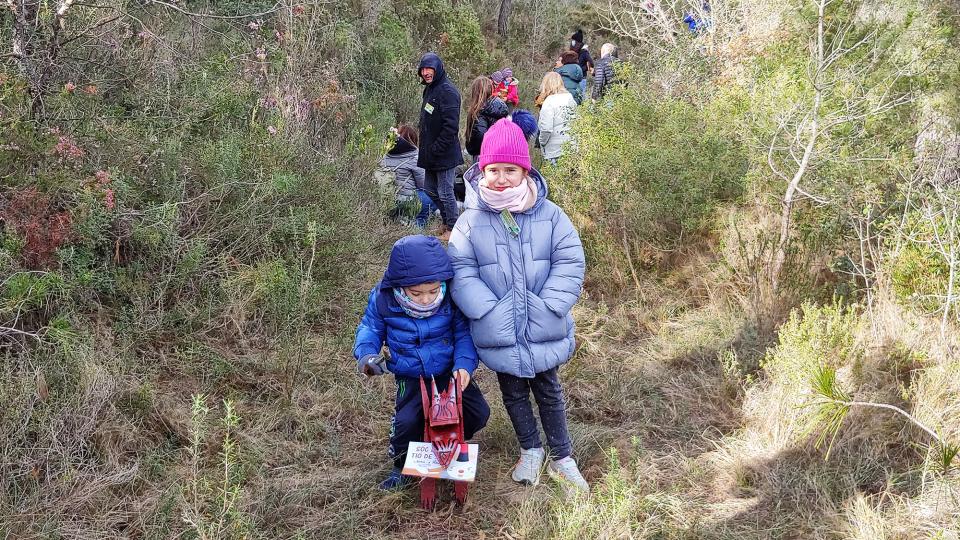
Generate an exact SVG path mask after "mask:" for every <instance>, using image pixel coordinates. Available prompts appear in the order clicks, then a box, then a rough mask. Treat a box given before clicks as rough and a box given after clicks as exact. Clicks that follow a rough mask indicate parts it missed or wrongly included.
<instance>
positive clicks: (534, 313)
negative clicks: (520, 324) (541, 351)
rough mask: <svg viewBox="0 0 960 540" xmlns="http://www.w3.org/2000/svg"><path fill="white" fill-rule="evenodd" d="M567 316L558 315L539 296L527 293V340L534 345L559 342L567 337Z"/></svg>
mask: <svg viewBox="0 0 960 540" xmlns="http://www.w3.org/2000/svg"><path fill="white" fill-rule="evenodd" d="M567 319H568V317H567V314H563V315H557V314H556V313H554V312H553V311H551V310H550V308H548V307H547V304H545V303H544V301H543V300H542V299H541V298H540V297H539V296H537V295H535V294H533V293H532V292H530V291H527V339H529V340H530V341H531V342H533V343H545V342H548V341H558V340H561V339H564V338H566V337H567V333H568V331H569V323H570V322H569V321H568V320H567Z"/></svg>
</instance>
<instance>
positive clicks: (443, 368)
mask: <svg viewBox="0 0 960 540" xmlns="http://www.w3.org/2000/svg"><path fill="white" fill-rule="evenodd" d="M452 277H453V267H452V266H451V264H450V259H449V258H448V256H447V254H446V252H445V251H444V249H443V246H441V245H440V242H439V241H438V240H437V239H436V238H433V237H427V236H422V235H416V236H408V237H406V238H402V239H401V240H400V241H398V242H397V244H396V245H395V246H394V248H393V252H392V253H391V254H390V263H389V265H388V266H387V270H386V272H385V273H384V275H383V280H381V281H380V283H378V284H377V285H376V286H375V287H374V288H373V290H372V291H370V297H369V301H368V302H367V309H366V312H365V313H364V315H363V320H361V321H360V326H359V327H358V328H357V335H356V341H355V344H354V347H353V354H354V356H355V357H356V358H362V357H363V356H366V355H368V354H380V350H381V348H382V347H383V344H384V343H386V345H387V348H388V349H389V350H390V359H389V360H388V361H387V369H389V370H390V372H391V373H393V374H394V375H398V376H403V377H418V376H420V375H424V376H428V377H429V376H431V375H440V374H443V373H450V372H451V371H454V370H457V369H461V368H462V369H466V370H467V371H469V372H470V373H473V371H474V370H475V369H476V368H477V363H478V357H477V350H476V348H474V346H473V340H472V339H471V338H470V324H469V321H467V318H466V317H464V315H463V313H461V312H460V310H459V309H458V308H457V306H456V305H455V304H454V303H453V301H452V300H451V299H450V296H449V291H448V294H447V297H446V298H445V299H444V301H443V303H442V304H441V305H440V308H439V309H438V310H437V312H436V313H435V314H434V315H433V316H430V317H427V318H425V319H415V318H413V317H410V316H409V315H407V314H406V313H405V312H404V311H403V309H402V308H401V307H400V304H398V303H397V300H396V298H394V296H393V288H394V287H405V286H411V285H417V284H420V283H427V282H431V281H449V280H450V279H451V278H452Z"/></svg>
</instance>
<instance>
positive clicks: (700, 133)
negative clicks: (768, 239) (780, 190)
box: [546, 76, 746, 275]
mask: <svg viewBox="0 0 960 540" xmlns="http://www.w3.org/2000/svg"><path fill="white" fill-rule="evenodd" d="M640 79H641V77H639V76H637V77H635V78H634V79H632V80H631V86H630V87H629V88H627V89H623V90H621V91H616V92H615V93H614V94H613V96H612V97H611V98H610V99H608V100H606V101H604V102H602V103H598V104H592V105H586V106H583V107H581V108H580V109H579V111H578V116H577V119H576V121H575V123H574V139H575V143H574V144H572V145H571V146H570V147H569V148H568V152H567V153H566V155H565V156H564V158H563V159H562V161H561V162H560V165H559V166H558V167H548V168H547V169H546V176H547V178H548V181H549V184H550V186H551V188H552V189H553V194H554V197H555V199H556V200H557V201H558V202H560V204H561V205H562V206H563V207H564V208H565V209H566V210H567V211H568V212H569V213H570V214H571V216H572V218H573V219H574V221H575V223H576V224H577V225H578V226H579V228H580V233H581V235H583V236H584V237H585V238H584V240H585V241H584V245H585V247H586V249H587V253H588V257H589V258H590V259H591V261H590V263H591V266H592V267H593V268H596V269H597V270H596V271H595V272H594V273H595V275H597V274H599V275H610V274H612V273H614V272H613V271H612V269H614V268H620V267H622V265H623V264H624V261H623V259H624V257H625V256H627V255H628V253H626V252H627V251H634V252H636V251H638V249H637V248H638V246H640V245H642V244H646V243H650V244H655V245H657V246H659V247H661V248H665V249H671V248H674V247H676V246H677V244H678V243H679V242H680V240H681V239H682V238H684V237H688V236H689V235H691V234H695V233H697V232H699V231H702V230H703V229H704V227H705V226H706V225H707V224H708V222H709V220H710V218H711V216H712V213H713V211H714V209H715V208H716V207H717V205H719V204H720V203H722V202H724V201H731V200H736V199H737V197H738V196H739V195H740V193H741V191H742V189H743V187H742V183H741V177H742V176H743V174H744V172H745V170H746V160H745V156H744V149H743V148H742V147H741V146H740V145H739V144H738V142H737V140H736V138H735V137H734V136H732V134H731V133H729V132H728V131H727V130H726V126H727V125H729V124H730V123H731V116H732V114H733V113H732V112H730V111H728V110H725V106H726V105H725V104H724V106H721V100H718V101H717V103H716V105H715V108H714V109H710V108H709V106H708V107H707V108H706V110H704V109H702V108H700V107H698V106H697V105H695V104H693V103H690V102H687V101H683V100H679V99H673V98H669V97H664V96H658V95H657V94H656V93H655V92H654V91H652V90H650V89H649V88H647V87H646V86H644V85H643V83H642V82H641V80H640ZM568 171H569V172H568Z"/></svg>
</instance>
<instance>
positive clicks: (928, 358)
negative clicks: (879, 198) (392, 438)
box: [0, 257, 960, 539]
mask: <svg viewBox="0 0 960 540" xmlns="http://www.w3.org/2000/svg"><path fill="white" fill-rule="evenodd" d="M683 262H684V264H686V265H689V267H680V268H678V269H677V271H676V272H674V273H672V274H671V276H670V278H669V279H663V278H653V277H649V278H645V279H647V281H646V282H645V283H644V292H643V294H642V295H640V296H638V297H635V298H632V299H626V300H624V301H622V302H618V303H609V304H607V303H602V302H598V301H596V300H594V299H592V298H591V297H590V296H589V294H588V295H587V296H586V297H585V299H584V301H583V302H581V303H580V304H579V305H578V306H577V308H576V316H577V319H578V321H579V330H580V334H579V343H580V348H579V350H578V352H577V355H576V356H575V358H574V359H573V360H572V361H571V362H570V363H569V364H568V365H567V366H565V367H564V368H563V370H562V375H563V378H564V381H565V389H566V392H567V395H568V403H569V421H570V429H571V432H572V434H573V437H574V439H575V454H576V456H577V458H578V460H579V461H580V463H581V466H582V468H583V471H584V474H585V476H586V477H587V479H588V480H589V481H590V483H591V485H592V486H593V492H592V494H591V495H590V497H588V498H574V499H567V498H566V497H565V496H564V495H563V494H562V492H561V491H560V490H559V489H558V488H557V486H555V485H554V484H553V483H552V482H550V481H549V480H547V478H546V476H545V477H544V482H543V483H542V484H541V485H540V486H539V487H536V488H523V487H519V486H517V485H515V484H513V483H512V482H511V481H510V479H509V470H510V467H511V466H512V465H513V463H514V460H515V458H516V453H517V446H516V441H515V438H514V435H513V432H512V428H511V426H510V423H509V421H508V419H507V418H506V414H505V412H504V410H503V407H502V404H501V401H500V397H499V391H498V389H497V385H496V380H495V377H493V374H492V373H490V372H489V371H486V370H485V369H481V370H480V371H479V372H478V374H477V377H476V380H477V381H478V383H479V384H480V387H481V388H482V390H483V391H484V393H485V395H486V396H487V398H488V400H489V401H490V405H491V408H492V412H493V414H492V417H491V419H490V422H489V424H488V426H487V428H486V429H484V430H483V431H482V432H481V433H480V435H479V436H478V438H477V442H478V443H479V444H480V446H481V462H480V470H479V473H478V481H477V483H476V484H474V485H473V486H472V490H471V496H470V500H469V502H468V504H467V506H466V507H465V508H456V507H454V506H453V505H452V504H451V503H450V501H452V493H444V494H443V495H442V496H441V504H440V505H439V506H438V508H437V509H436V510H435V511H434V512H425V511H422V510H420V509H419V508H417V501H416V490H407V491H404V492H401V493H394V494H384V493H381V492H379V491H378V490H377V489H376V484H377V482H378V481H379V479H380V478H381V477H382V476H383V475H384V474H385V473H386V472H387V471H388V469H389V467H390V463H389V461H388V459H387V456H386V442H387V438H388V432H389V419H390V414H391V412H392V397H393V392H394V389H393V384H392V381H391V380H390V379H389V378H378V379H373V380H364V379H361V378H359V377H357V376H356V375H355V373H354V369H353V362H352V360H351V359H350V353H349V350H350V346H351V341H352V340H351V338H352V336H351V335H350V330H351V328H350V324H347V323H348V322H349V321H342V322H341V324H340V325H339V326H337V325H336V324H332V327H334V328H340V331H337V332H333V333H326V334H324V335H323V336H321V335H315V336H313V337H311V338H310V339H309V340H308V341H307V345H306V354H305V355H304V356H305V359H306V360H305V363H304V365H303V367H302V370H301V372H300V376H298V378H297V381H296V384H295V386H294V388H293V391H292V392H291V393H290V394H289V398H288V394H287V390H286V387H285V381H286V379H287V377H288V375H287V373H286V372H285V370H284V369H283V362H282V359H280V358H278V357H277V356H276V355H275V354H273V355H272V354H264V353H262V352H259V351H257V350H256V349H255V348H252V347H251V346H250V344H247V346H245V347H243V348H242V350H231V349H230V348H229V347H225V346H223V344H216V343H208V344H205V345H204V346H203V347H200V348H194V349H191V351H192V352H187V353H178V354H172V355H171V354H165V355H160V356H157V357H156V358H154V359H153V360H151V361H146V360H143V359H141V360H139V362H140V365H142V366H144V367H143V369H141V370H139V371H138V372H139V373H140V375H138V376H132V375H128V374H127V373H126V372H125V370H123V369H121V368H120V367H119V366H121V365H123V364H122V363H121V362H119V361H116V360H113V361H107V360H104V358H112V357H118V356H120V355H121V353H120V352H117V351H114V353H113V354H112V355H111V354H107V355H104V354H102V353H101V352H100V351H98V352H97V353H94V351H93V349H89V348H88V349H87V351H86V354H84V355H81V356H82V357H80V358H74V359H73V362H74V363H73V364H70V365H75V366H77V367H76V369H75V377H77V379H76V385H75V388H77V389H78V391H77V393H76V394H74V395H72V396H69V398H68V399H64V400H63V401H62V402H61V401H56V402H55V403H56V406H54V400H53V398H47V401H44V400H40V399H38V398H37V397H36V396H37V392H38V390H37V386H36V385H35V381H36V380H37V373H49V371H46V370H44V369H39V370H38V369H37V368H36V367H31V365H30V364H29V363H25V362H24V363H16V362H13V363H8V364H7V365H6V368H5V369H6V371H5V378H4V381H3V382H4V385H3V389H4V392H5V394H4V396H5V397H7V396H9V399H5V401H6V402H8V403H12V404H14V406H13V407H12V408H11V409H9V410H18V411H21V412H22V416H20V417H18V418H19V419H16V418H11V417H9V416H6V417H4V424H3V426H4V435H5V437H4V439H3V440H4V443H3V445H2V452H3V453H2V455H3V457H4V464H3V466H4V468H5V469H4V470H5V472H6V473H9V474H5V475H4V480H3V488H4V489H3V492H2V493H3V499H2V500H0V504H2V506H0V511H2V513H3V516H2V517H3V519H2V520H0V522H2V525H0V531H2V532H3V533H4V535H5V536H8V537H17V538H40V537H48V536H50V535H51V534H58V535H60V536H61V537H64V538H115V537H136V538H140V537H144V538H171V537H184V538H189V537H193V535H192V534H191V532H190V531H189V530H188V528H187V526H186V524H185V523H184V522H183V521H182V519H181V516H182V515H183V511H184V504H185V500H184V493H185V490H186V488H187V486H188V485H189V482H190V481H191V474H192V473H191V471H190V467H189V463H190V458H189V452H188V448H189V439H190V436H191V426H190V405H191V397H192V396H193V395H194V394H197V393H205V394H207V395H208V396H209V398H208V403H209V404H210V405H211V407H212V409H213V411H212V412H211V417H213V418H216V417H218V415H219V414H222V407H220V406H219V403H220V400H221V399H224V398H230V399H231V400H233V401H234V403H235V404H236V407H237V412H238V414H239V416H240V417H241V423H240V428H239V430H238V431H237V433H236V440H237V442H238V445H239V451H238V452H239V458H238V462H239V463H238V468H237V470H238V471H239V472H238V473H237V474H236V475H235V476H234V477H232V479H231V481H234V482H236V483H237V485H238V486H239V487H240V490H241V499H240V502H239V504H238V508H237V513H238V515H239V516H240V523H243V524H245V527H246V529H244V531H245V532H244V533H243V534H241V533H237V534H235V535H233V536H235V537H239V536H244V535H250V536H254V537H261V538H298V537H299V538H313V537H321V536H322V537H331V538H423V537H425V536H427V535H430V536H432V537H440V538H513V539H520V538H524V539H527V538H529V539H539V538H544V539H545V538H571V539H573V538H750V539H753V538H756V539H765V538H851V539H854V538H857V539H859V538H863V539H867V538H916V537H924V536H935V535H936V534H940V535H941V536H939V537H940V538H955V534H956V530H957V519H958V518H957V516H958V515H960V510H958V508H960V507H958V505H957V485H958V482H957V480H956V479H954V478H951V477H942V476H937V475H933V474H929V473H927V472H926V471H929V466H925V464H924V460H925V459H927V456H926V455H925V454H924V453H923V452H922V451H918V450H917V448H918V447H917V446H916V443H917V442H923V441H922V440H920V439H918V434H917V433H916V432H915V431H914V430H910V429H907V428H905V426H904V425H903V422H901V421H900V420H899V419H897V418H895V417H890V416H889V415H887V414H885V413H873V412H856V413H855V414H853V415H852V416H851V417H850V418H849V419H848V421H847V423H846V424H845V428H844V429H843V430H842V431H841V433H840V436H839V438H838V441H837V443H836V446H835V449H834V452H833V455H831V457H830V459H829V460H825V459H824V455H823V451H822V450H818V449H816V448H815V447H814V444H813V435H812V434H809V433H808V432H806V431H805V426H806V424H805V422H806V413H805V412H804V410H803V409H802V408H799V406H800V405H801V404H802V403H803V402H804V399H806V396H807V393H806V391H805V390H804V388H805V386H804V385H805V381H804V379H803V377H802V376H801V375H800V373H802V370H801V368H802V366H804V365H806V363H809V362H812V361H815V360H817V359H820V358H827V357H829V358H835V359H836V362H837V364H838V367H840V368H841V369H840V373H841V379H842V382H843V383H844V384H848V385H851V390H854V389H855V391H856V392H858V393H857V396H858V397H864V398H871V399H877V400H881V399H883V400H891V399H899V401H897V403H899V404H901V405H904V404H906V405H907V406H912V410H913V411H914V412H915V414H916V415H917V416H918V418H921V419H923V420H924V421H927V422H929V423H930V424H931V425H936V426H941V427H943V432H944V433H945V434H947V435H949V436H951V437H952V436H955V435H956V426H957V425H960V418H958V411H960V405H958V402H957V399H958V398H957V396H958V395H960V393H958V391H957V390H958V387H957V386H956V381H957V380H958V379H960V377H958V376H957V375H958V363H957V359H956V357H955V356H949V355H947V356H943V357H936V356H934V352H937V351H938V352H940V353H949V351H951V350H956V349H950V348H949V347H945V348H936V347H931V346H930V345H932V344H933V342H932V341H931V340H930V339H929V336H930V335H932V334H929V333H928V331H936V330H937V329H936V326H935V324H934V325H933V326H930V327H929V328H928V327H927V326H926V325H925V323H924V322H923V321H922V320H920V319H911V318H909V316H908V315H909V314H906V313H903V312H902V311H900V310H899V309H898V308H895V307H893V306H891V305H889V304H887V303H882V304H880V305H882V306H885V307H884V309H885V310H886V311H883V310H879V311H877V312H876V313H875V314H874V317H873V318H872V319H871V318H870V317H868V316H867V315H866V314H862V313H850V314H848V315H842V314H831V313H832V312H830V311H829V309H827V308H823V309H826V311H824V310H823V309H821V311H810V312H809V313H807V317H808V318H809V319H808V320H806V323H804V320H805V319H798V320H797V321H796V322H795V323H791V324H793V326H791V325H787V326H786V327H785V331H784V333H783V334H781V339H780V344H779V345H778V347H777V348H776V349H771V350H770V352H769V353H768V354H767V357H766V360H764V362H763V365H764V369H763V370H761V371H760V372H757V371H756V366H757V365H758V364H759V363H760V357H759V355H761V354H762V351H763V350H764V348H765V343H766V338H765V337H764V336H761V335H759V334H758V333H757V332H756V330H755V329H754V327H753V325H752V323H751V320H750V319H749V318H748V317H746V316H745V315H744V313H743V311H742V310H741V308H740V304H739V303H738V302H736V301H733V302H728V301H726V300H725V298H728V297H729V296H728V295H726V294H721V293H719V292H716V291H714V292H713V293H711V292H710V290H709V289H707V288H705V287H703V286H702V285H701V284H700V283H701V282H702V281H706V280H709V278H707V277H704V276H708V275H709V272H711V271H719V270H716V269H715V268H712V267H711V266H710V264H709V262H708V261H705V260H703V259H702V258H698V257H689V258H686V259H683ZM693 267H698V268H693ZM363 268H364V270H363V272H362V273H361V274H360V275H359V276H358V277H357V278H356V288H357V289H358V290H362V289H363V288H364V287H365V286H366V283H372V282H373V280H374V279H376V274H377V273H378V272H379V264H374V261H373V260H372V258H371V261H370V264H369V265H364V266H363ZM357 309H359V307H357ZM352 318H353V317H351V319H352ZM803 324H806V326H803ZM797 325H800V326H797ZM200 350H202V351H204V352H202V354H201V353H200V352H198V351H200ZM903 351H912V353H911V354H904V353H903ZM94 358H99V361H97V362H94V360H93V359H94ZM63 362H64V365H67V363H68V362H67V360H64V361H63ZM51 384H52V385H53V386H54V387H55V388H61V387H62V386H58V385H57V383H56V382H55V381H54V382H51ZM898 393H899V397H898ZM51 395H52V394H51ZM64 397H68V396H64ZM28 418H30V420H28ZM20 425H27V426H39V427H41V428H42V430H41V432H33V433H31V432H30V429H29V428H28V429H25V430H20V431H17V426H20ZM34 429H35V428H34ZM222 437H223V431H222V428H220V427H218V425H217V424H211V425H210V430H209V432H208V434H207V436H206V437H205V438H204V439H203V454H202V458H203V469H202V470H201V472H200V474H201V476H202V478H203V479H206V480H210V481H216V480H217V478H218V476H217V475H218V474H219V469H218V465H217V464H218V459H219V453H220V451H221V446H220V445H221V444H222ZM41 448H42V449H43V452H42V453H38V452H37V450H38V449H41ZM34 464H41V465H42V467H43V468H42V469H41V470H42V471H43V472H42V473H40V474H39V475H37V476H35V477H31V475H32V474H34V473H32V471H33V470H34V469H33V465H34ZM951 535H954V536H951Z"/></svg>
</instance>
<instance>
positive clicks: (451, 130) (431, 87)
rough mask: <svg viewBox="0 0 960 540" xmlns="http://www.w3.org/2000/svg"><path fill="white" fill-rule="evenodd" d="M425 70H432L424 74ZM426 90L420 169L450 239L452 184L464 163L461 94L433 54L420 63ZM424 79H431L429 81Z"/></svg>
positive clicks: (454, 211) (453, 205) (453, 210)
mask: <svg viewBox="0 0 960 540" xmlns="http://www.w3.org/2000/svg"><path fill="white" fill-rule="evenodd" d="M425 70H433V71H432V73H429V74H425ZM417 74H418V75H419V76H420V82H421V83H422V84H424V85H426V88H424V89H423V103H422V104H421V106H420V157H419V159H418V160H417V165H418V166H420V167H422V168H423V169H424V170H425V171H426V191H427V193H428V194H429V195H430V198H431V199H433V200H434V202H435V203H436V205H437V207H438V208H440V216H441V217H442V218H443V224H444V226H445V227H444V230H442V231H441V237H442V238H444V237H445V236H446V235H449V231H452V230H453V226H454V225H455V224H456V223H457V214H458V211H457V200H456V198H455V197H454V193H453V181H454V178H455V176H456V169H457V166H458V165H461V164H462V163H463V152H462V151H461V149H460V137H459V134H458V130H459V129H460V92H459V91H458V90H457V87H456V86H454V85H453V82H452V81H450V79H449V78H448V77H447V72H446V70H444V68H443V61H442V60H440V57H439V56H437V55H436V54H434V53H432V52H428V53H427V54H425V55H423V58H421V59H420V66H419V67H418V68H417ZM425 75H430V76H429V78H428V77H427V76H425Z"/></svg>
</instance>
